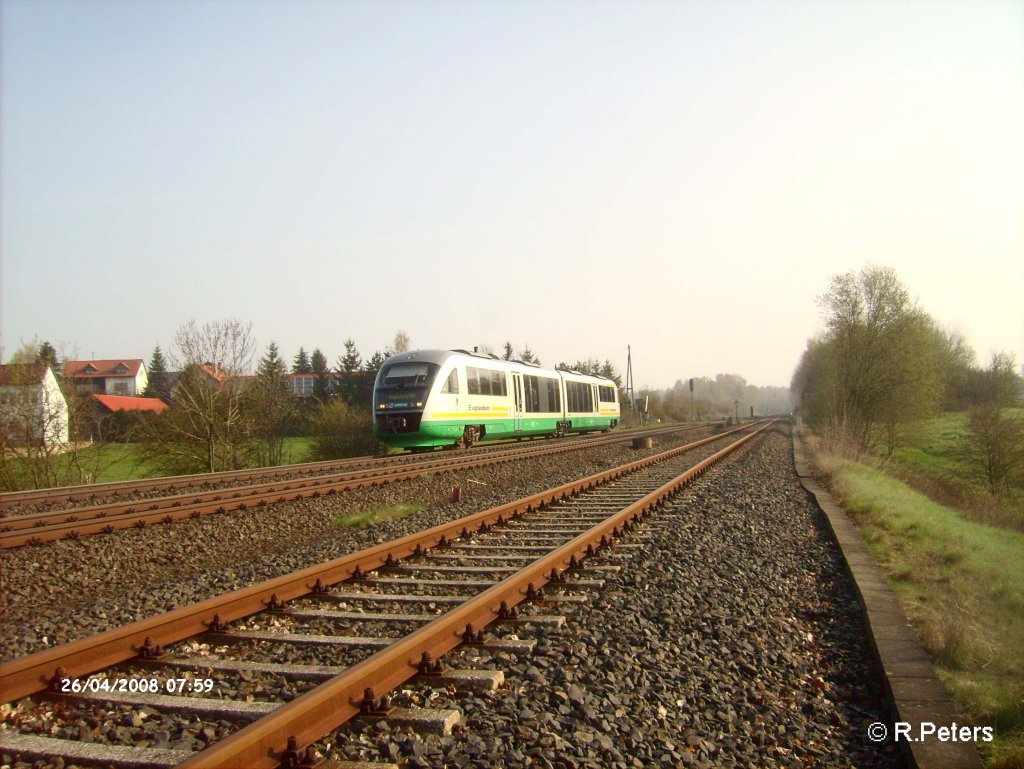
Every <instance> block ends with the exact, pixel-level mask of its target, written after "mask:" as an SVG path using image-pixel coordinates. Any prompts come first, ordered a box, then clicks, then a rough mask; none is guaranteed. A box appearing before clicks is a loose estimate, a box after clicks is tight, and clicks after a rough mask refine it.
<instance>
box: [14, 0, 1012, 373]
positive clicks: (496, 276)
mask: <svg viewBox="0 0 1024 769" xmlns="http://www.w3.org/2000/svg"><path fill="white" fill-rule="evenodd" d="M0 13H2V15H0V30H2V31H0V142H2V144H0V194H2V197H0V257H2V262H0V281H2V285H0V303H2V307H0V343H2V345H3V347H4V355H5V358H6V356H9V355H10V354H11V353H13V352H14V351H15V350H16V349H17V348H18V346H19V345H20V343H21V342H22V341H28V340H31V339H32V338H33V336H38V337H39V338H40V339H45V340H49V341H51V342H53V343H54V344H55V345H56V346H57V347H58V349H60V348H63V349H65V350H66V351H67V352H68V353H76V354H77V355H78V356H80V357H93V356H95V357H101V358H119V357H126V358H127V357H133V358H145V359H146V360H147V361H148V359H149V357H150V354H151V352H152V350H153V347H154V346H155V345H156V344H157V343H159V344H161V345H162V346H163V347H164V349H165V350H166V349H167V348H168V347H169V345H170V343H171V340H172V337H173V334H174V330H175V329H176V328H177V327H178V326H179V325H180V324H181V323H182V322H184V321H186V320H188V319H189V318H195V319H197V320H199V321H205V320H212V319H218V318H224V317H228V316H234V317H237V318H240V319H243V320H251V321H253V323H254V331H255V335H256V337H257V340H258V342H259V345H260V347H261V348H263V347H265V345H266V343H267V342H269V341H270V340H271V339H273V340H276V342H277V343H278V346H279V347H280V348H281V350H282V352H283V353H284V354H286V355H287V356H288V357H289V358H290V357H291V356H293V355H294V354H295V352H296V351H297V350H298V348H299V346H300V345H304V346H305V347H306V349H307V350H311V349H312V348H313V347H320V348H321V349H322V350H323V351H324V352H325V353H326V354H327V356H328V359H329V360H330V361H331V362H332V363H333V362H334V361H335V360H336V359H337V357H338V355H339V354H340V353H341V352H342V351H343V345H342V341H343V340H344V339H345V338H346V337H352V338H353V339H355V341H356V343H357V345H358V347H359V350H360V351H361V352H362V353H363V355H364V357H368V356H369V354H370V353H372V352H373V351H374V350H375V349H383V348H384V347H386V346H387V345H388V344H390V342H391V340H392V339H393V337H394V334H395V332H396V331H397V330H398V329H403V330H405V331H406V333H408V335H409V336H410V337H411V340H412V344H413V346H414V347H444V348H450V347H472V346H473V345H480V344H487V345H490V346H491V347H493V348H494V350H495V351H496V352H500V350H501V348H502V345H503V343H504V342H505V340H506V339H507V340H510V341H511V342H512V343H513V345H514V346H515V347H516V348H517V349H518V348H521V347H522V346H523V345H526V344H528V345H529V346H530V347H531V348H532V350H533V351H534V352H535V353H536V354H537V355H538V356H539V357H540V358H541V360H542V361H543V362H544V363H545V364H548V365H553V364H555V363H557V362H559V361H560V360H568V361H572V360H575V359H577V358H587V357H596V358H600V359H604V358H610V359H612V361H613V362H614V363H616V365H617V366H618V367H619V368H620V369H624V367H625V357H626V345H627V344H630V345H632V349H633V362H634V374H635V378H636V382H637V384H638V385H642V384H648V385H651V386H655V387H664V386H670V385H671V384H672V383H673V382H674V381H675V380H676V379H678V378H683V377H689V376H702V375H707V376H714V375H715V374H716V373H719V372H734V373H739V374H741V375H743V376H744V377H745V378H746V379H747V380H748V381H749V382H751V383H754V384H759V385H765V384H776V385H788V384H789V380H790V377H791V374H792V372H793V369H794V367H795V365H796V363H797V361H798V359H799V356H800V353H801V352H802V350H803V348H804V346H805V343H806V340H807V338H808V337H809V336H811V335H813V334H814V333H815V331H816V330H817V329H818V328H819V327H820V317H819V310H818V307H817V305H816V302H815V297H816V296H817V295H819V294H821V293H822V292H823V291H824V290H825V288H826V286H827V283H828V279H829V277H830V276H831V275H834V274H837V273H841V272H846V271H849V270H853V269H860V268H861V267H863V266H864V265H866V264H869V263H874V264H879V265H886V266H891V267H893V268H894V269H895V270H896V271H897V273H898V274H899V276H900V277H901V278H902V280H903V281H904V283H906V284H907V286H908V287H909V288H910V290H911V293H912V294H914V295H915V296H917V297H918V298H919V300H920V303H921V305H922V306H923V307H924V309H925V310H927V311H928V312H929V313H931V314H932V315H933V316H934V317H935V318H936V319H938V320H939V321H940V322H942V323H944V324H947V325H949V326H952V327H955V328H957V329H959V330H960V331H962V332H963V333H964V334H965V335H966V336H967V337H968V339H969V341H970V342H971V343H972V345H973V346H974V348H975V350H976V351H977V352H978V353H979V357H981V358H987V357H988V354H989V352H990V351H992V350H1009V351H1011V352H1013V353H1015V354H1016V356H1017V359H1018V362H1024V2H1020V1H1015V2H1010V1H1003V2H986V1H985V0H965V1H964V2H941V0H917V1H915V2H890V1H886V2H871V1H870V0H857V1H856V2H843V1H842V0H828V1H827V2H826V1H824V0H823V1H821V2H786V1H785V0H764V1H762V2H742V1H741V0H722V1H716V2H707V3H705V2H691V1H687V0H679V1H676V2H624V1H623V2H592V1H590V0H566V1H565V2H556V1H550V2H546V1H541V0H533V1H531V0H523V1H518V2H500V1H497V0H486V1H484V0H480V1H478V2H471V1H470V0H458V1H457V2H431V1H430V0H416V1H415V2H403V1H402V0H380V1H378V2H354V1H352V2H343V1H342V0H329V1H328V0H324V1H323V2H308V1H307V2H284V1H283V0H280V1H278V0H275V1H273V2H267V1H263V2H260V1H258V0H244V1H243V2H230V1H228V0H209V1H206V2H197V1H195V0H177V1H176V0H147V1H146V2H122V1H120V0H102V1H99V0H73V1H63V2H47V1H46V0H0ZM261 352H262V349H261Z"/></svg>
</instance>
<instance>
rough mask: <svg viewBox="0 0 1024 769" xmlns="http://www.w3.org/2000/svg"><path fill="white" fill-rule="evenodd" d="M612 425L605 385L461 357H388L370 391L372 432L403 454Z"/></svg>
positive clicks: (614, 411) (609, 385) (612, 406)
mask: <svg viewBox="0 0 1024 769" xmlns="http://www.w3.org/2000/svg"><path fill="white" fill-rule="evenodd" d="M619 422H620V409H619V400H618V389H617V387H616V385H615V382H613V381H612V380H611V379H606V378H605V377H601V376H591V375H589V374H581V373H580V372H578V371H567V370H563V369H556V370H553V369H544V368H541V367H540V366H538V365H536V364H534V363H528V362H524V361H519V360H503V359H501V358H498V357H497V356H495V355H488V354H482V353H478V352H467V351H466V350H414V351H411V352H402V353H398V354H397V355H392V356H391V357H390V358H388V359H387V360H386V361H384V364H383V365H382V366H381V367H380V370H379V371H378V372H377V378H376V380H375V381H374V385H373V428H374V432H375V433H376V435H377V437H378V438H379V439H380V441H381V442H382V443H384V444H385V445H386V446H388V447H391V448H398V449H407V450H410V451H426V450H430V449H436V448H438V447H442V448H469V447H471V446H472V445H473V444H474V443H477V442H478V441H480V440H483V439H484V438H532V437H539V436H555V437H561V436H563V435H568V434H570V433H576V434H579V433H588V432H598V431H600V432H604V431H607V430H610V429H612V428H613V427H615V426H616V425H618V424H619Z"/></svg>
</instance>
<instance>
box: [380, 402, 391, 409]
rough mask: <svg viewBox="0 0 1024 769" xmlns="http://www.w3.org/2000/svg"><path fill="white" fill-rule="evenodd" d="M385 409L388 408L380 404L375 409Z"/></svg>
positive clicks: (386, 405)
mask: <svg viewBox="0 0 1024 769" xmlns="http://www.w3.org/2000/svg"><path fill="white" fill-rule="evenodd" d="M387 407H388V404H386V403H381V404H380V405H379V406H377V408H379V409H386V408H387Z"/></svg>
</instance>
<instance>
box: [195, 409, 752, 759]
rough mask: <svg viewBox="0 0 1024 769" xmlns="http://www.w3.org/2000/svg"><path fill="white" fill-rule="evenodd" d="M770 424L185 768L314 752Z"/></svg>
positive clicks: (197, 755)
mask: <svg viewBox="0 0 1024 769" xmlns="http://www.w3.org/2000/svg"><path fill="white" fill-rule="evenodd" d="M770 424H771V423H769V424H766V425H763V426H762V427H760V428H758V429H757V430H755V431H754V432H753V433H750V434H748V435H746V436H744V437H742V438H740V439H739V440H737V441H735V442H734V443H732V444H730V445H729V446H727V447H725V448H724V449H721V450H720V451H717V452H715V454H713V455H712V456H710V457H708V458H707V459H704V460H702V461H701V462H699V463H698V464H696V465H695V466H694V467H692V468H691V469H689V470H687V471H686V472H684V473H682V474H680V475H679V476H677V477H676V478H674V479H673V480H671V481H669V482H668V483H666V484H664V485H662V486H661V487H660V488H658V489H656V490H654V491H652V492H650V493H649V494H647V495H645V496H644V497H642V498H641V499H639V500H637V501H636V502H633V503H632V504H630V505H629V506H627V507H625V508H623V509H622V510H621V511H619V512H618V513H615V514H614V515H612V516H611V517H609V518H608V519H606V520H605V521H603V522H601V523H599V524H598V525H597V526H594V527H593V528H592V529H590V530H589V531H586V532H584V533H583V534H580V535H579V536H577V537H576V538H575V539H573V540H571V541H570V542H568V543H566V544H565V545H562V546H561V547H559V548H558V549H556V550H554V551H552V552H551V553H549V554H548V555H545V556H542V557H541V558H539V559H538V560H536V561H534V562H533V563H531V564H529V565H528V566H526V567H525V568H523V569H521V570H520V571H518V572H516V573H515V574H513V575H511V576H509V577H506V578H505V579H503V580H501V581H500V582H498V583H497V584H496V585H494V586H493V587H491V588H488V589H487V590H485V591H484V592H482V593H480V594H479V595H477V596H474V597H472V598H470V599H469V600H467V601H466V602H465V603H463V604H460V605H459V606H457V607H455V608H454V609H452V610H450V611H449V612H447V613H445V614H443V615H441V616H440V617H439V618H438V619H436V620H433V621H432V622H430V623H429V624H427V625H425V626H424V627H422V628H420V629H418V630H416V631H414V632H413V633H411V634H410V635H407V636H405V637H403V638H401V639H399V640H397V641H395V642H394V643H392V644H391V645H390V646H388V647H386V648H385V649H383V650H381V651H379V652H377V653H376V654H374V655H373V656H371V657H369V658H367V659H365V660H363V661H362V662H360V663H358V664H356V665H354V666H353V667H351V668H350V669H348V670H347V671H345V672H344V673H341V674H339V675H337V676H335V677H334V678H332V679H330V680H329V681H327V682H325V683H323V684H321V685H320V686H318V687H316V688H315V689H313V690H311V691H309V692H307V693H306V694H303V695H301V696H299V697H297V698H296V699H294V700H292V701H291V702H289V703H287V704H285V705H282V706H281V707H280V708H278V709H277V710H275V711H274V712H273V713H271V714H269V715H267V716H265V717H263V718H261V719H260V720H258V721H255V722H253V723H252V724H249V725H248V726H245V727H243V728H242V729H240V730H238V731H237V732H235V733H234V734H232V735H230V736H228V737H226V738H225V739H223V740H221V741H220V742H217V743H216V744H214V745H212V746H211V747H209V748H207V749H206V750H203V751H200V752H199V753H197V754H195V755H194V756H193V757H192V758H190V759H188V760H187V761H185V762H183V763H182V764H180V765H179V767H180V769H227V768H230V767H239V766H245V767H251V769H259V767H275V766H278V765H280V764H281V763H282V759H284V758H285V756H286V755H290V754H287V753H286V752H287V751H288V750H289V745H293V746H294V745H298V746H306V745H309V744H310V743H311V742H313V741H315V740H317V739H319V738H321V737H323V736H324V735H326V734H329V733H330V732H331V731H332V730H333V729H336V728H337V727H339V726H341V725H342V724H343V723H345V722H346V721H348V720H350V719H351V718H353V717H355V716H356V715H358V714H359V713H360V711H361V705H362V702H363V696H364V693H365V691H366V690H367V689H372V690H373V691H374V692H376V693H380V692H388V691H391V690H392V689H395V688H396V687H398V686H400V685H401V684H402V683H404V682H405V681H407V680H409V679H410V678H412V677H413V676H415V675H416V674H417V673H418V672H419V663H420V660H421V659H422V658H423V654H424V653H427V654H429V655H431V657H432V658H434V659H437V658H440V657H441V656H442V655H444V654H445V653H447V652H449V651H451V650H452V649H454V648H455V647H457V646H459V645H460V644H462V642H463V631H464V629H466V630H469V631H470V632H472V629H474V628H483V627H486V626H487V625H489V624H490V623H492V622H494V621H495V620H496V619H497V618H498V616H499V612H500V610H501V605H502V603H504V604H505V606H506V608H512V607H514V606H515V605H516V604H519V603H520V602H522V601H523V600H526V596H527V593H532V592H533V591H534V590H536V589H539V588H543V587H544V586H545V585H546V584H547V583H548V582H549V581H550V580H551V579H552V577H556V578H557V577H560V576H561V574H562V572H564V571H565V570H567V569H568V568H570V566H571V565H574V564H575V563H577V562H579V561H580V560H582V559H583V558H585V557H586V556H587V555H588V554H589V553H592V552H594V549H596V548H597V547H599V546H601V545H602V544H605V543H606V542H607V540H608V538H609V537H612V536H618V535H619V534H620V533H622V531H624V530H625V529H626V528H627V527H629V526H631V525H632V524H633V523H634V522H635V521H636V520H637V519H639V518H641V517H643V516H645V515H647V514H648V513H650V512H651V510H653V509H654V508H655V507H656V506H658V505H659V504H660V503H661V502H662V501H663V500H664V499H665V498H666V497H668V496H669V495H670V494H672V493H674V492H675V491H677V490H679V489H680V488H681V487H683V486H686V485H689V484H690V483H692V482H693V480H694V479H696V478H697V477H699V476H700V475H701V474H703V473H704V472H705V471H706V470H707V469H708V468H709V467H711V466H712V465H714V464H715V463H717V462H718V461H720V460H721V459H723V458H724V457H726V456H728V455H729V454H730V453H732V452H733V451H735V450H736V449H738V448H739V447H740V446H742V445H743V444H745V443H746V442H747V441H749V440H752V439H753V438H754V437H755V436H756V435H757V434H759V433H760V432H761V431H762V430H764V429H767V427H768V426H769V425H770ZM588 549H589V551H588ZM531 587H532V590H531ZM293 749H294V748H293Z"/></svg>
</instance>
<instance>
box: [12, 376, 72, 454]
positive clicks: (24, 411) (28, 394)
mask: <svg viewBox="0 0 1024 769" xmlns="http://www.w3.org/2000/svg"><path fill="white" fill-rule="evenodd" d="M0 442H2V443H3V445H4V446H40V445H41V446H43V447H44V448H46V449H51V448H57V447H60V446H66V445H67V444H68V402H67V400H66V399H65V398H64V393H62V392H61V391H60V385H58V384H57V378H56V377H55V376H54V375H53V370H52V369H51V368H50V367H49V366H48V365H47V364H46V363H28V364H8V365H5V366H0Z"/></svg>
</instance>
